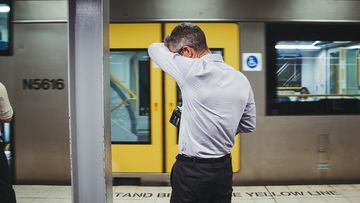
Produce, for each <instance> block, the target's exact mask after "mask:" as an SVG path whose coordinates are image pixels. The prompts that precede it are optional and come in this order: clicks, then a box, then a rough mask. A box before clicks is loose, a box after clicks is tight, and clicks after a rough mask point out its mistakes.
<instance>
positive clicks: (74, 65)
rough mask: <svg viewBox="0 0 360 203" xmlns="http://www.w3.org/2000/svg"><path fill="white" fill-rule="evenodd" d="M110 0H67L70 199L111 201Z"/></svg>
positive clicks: (94, 201) (89, 201)
mask: <svg viewBox="0 0 360 203" xmlns="http://www.w3.org/2000/svg"><path fill="white" fill-rule="evenodd" d="M108 3H109V1H108V0H73V1H70V2H69V23H68V34H69V43H68V46H69V55H68V56H69V69H68V70H69V108H70V140H71V169H72V194H73V202H76V203H85V202H86V203H92V202H93V203H98V202H109V203H110V202H112V198H113V196H112V175H111V134H110V112H109V111H110V106H109V93H108V92H109V81H110V78H109V70H108V69H109V68H108V58H109V32H108V29H109V17H108V9H109V7H108Z"/></svg>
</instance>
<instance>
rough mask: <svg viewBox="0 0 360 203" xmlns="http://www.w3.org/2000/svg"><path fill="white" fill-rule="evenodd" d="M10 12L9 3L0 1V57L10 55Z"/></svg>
mask: <svg viewBox="0 0 360 203" xmlns="http://www.w3.org/2000/svg"><path fill="white" fill-rule="evenodd" d="M11 11H12V10H11V4H10V1H8V0H0V55H10V48H11V46H10V45H11V38H12V36H11V25H10V20H11Z"/></svg>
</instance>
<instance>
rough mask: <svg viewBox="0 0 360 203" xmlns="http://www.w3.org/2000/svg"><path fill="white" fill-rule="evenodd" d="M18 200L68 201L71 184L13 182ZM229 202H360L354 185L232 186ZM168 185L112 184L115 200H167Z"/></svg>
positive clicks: (161, 202)
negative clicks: (20, 183) (231, 195)
mask: <svg viewBox="0 0 360 203" xmlns="http://www.w3.org/2000/svg"><path fill="white" fill-rule="evenodd" d="M14 188H15V192H16V196H17V201H18V203H71V187H70V186H39V185H15V186H14ZM233 189H234V191H233V198H232V203H328V202H330V203H360V184H357V185H291V186H252V187H245V186H244V187H238V186H237V187H233ZM170 193H171V188H170V187H145V186H141V187H140V186H114V187H113V195H114V203H165V202H169V197H170Z"/></svg>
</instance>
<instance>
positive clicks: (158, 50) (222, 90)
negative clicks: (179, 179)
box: [148, 43, 256, 158]
mask: <svg viewBox="0 0 360 203" xmlns="http://www.w3.org/2000/svg"><path fill="white" fill-rule="evenodd" d="M148 52H149V55H150V57H151V58H152V59H153V60H154V62H155V63H156V64H157V65H159V66H160V67H161V69H162V70H163V71H165V72H166V73H167V74H169V75H170V76H171V77H172V78H174V79H175V81H176V82H177V84H178V85H179V87H180V89H181V94H182V99H183V106H182V115H181V122H180V123H181V125H180V135H179V154H184V155H187V156H192V157H201V158H217V157H221V156H224V155H226V154H229V153H230V151H231V148H232V147H233V145H234V138H235V135H236V133H247V132H253V131H254V130H255V124H256V110H255V102H254V96H253V92H252V89H251V86H250V83H249V81H248V79H247V78H246V77H245V76H244V75H243V74H242V73H241V72H239V71H237V70H235V69H234V68H232V67H230V66H229V65H227V64H225V63H224V61H223V59H222V56H221V55H218V54H207V55H204V56H203V57H201V58H187V57H183V56H181V55H179V54H176V53H172V52H170V51H169V49H168V48H167V47H166V46H165V45H164V44H163V43H153V44H152V45H150V47H149V49H148Z"/></svg>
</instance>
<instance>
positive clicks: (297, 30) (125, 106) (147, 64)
mask: <svg viewBox="0 0 360 203" xmlns="http://www.w3.org/2000/svg"><path fill="white" fill-rule="evenodd" d="M0 5H1V3H0ZM67 6H68V2H67V1H64V0H50V1H48V0H38V1H32V0H28V1H17V0H15V1H12V2H11V8H12V9H13V14H12V15H11V16H9V17H8V18H10V22H11V26H10V28H9V29H11V32H9V33H10V35H11V37H9V39H11V40H12V42H11V43H10V46H11V52H10V54H9V53H7V54H4V55H2V56H0V67H1V68H0V81H1V82H2V83H3V84H4V85H6V87H7V89H8V94H9V97H10V101H11V103H12V105H13V108H14V111H15V117H14V119H13V121H12V123H10V125H7V126H6V127H5V128H3V129H5V130H4V132H2V133H3V134H6V138H7V139H6V141H7V142H8V144H9V146H10V147H9V152H8V153H11V156H10V158H11V159H10V161H11V166H12V175H13V179H14V183H15V184H60V185H68V184H70V182H71V172H70V144H69V110H68V77H69V75H68V74H69V73H68V35H67V31H68V26H67V19H68V17H67ZM358 10H360V2H359V1H351V0H348V1H347V0H342V1H339V0H315V1H302V0H292V1H285V0H268V1H253V0H227V1H216V0H198V1H190V0H184V1H176V0H166V1H162V0H147V1H141V0H111V1H110V24H109V35H110V36H109V40H110V42H109V43H110V50H109V51H110V53H109V70H110V74H111V75H110V81H109V90H110V92H109V96H110V102H111V109H110V112H111V138H112V145H111V146H112V149H111V151H112V171H113V178H114V184H138V185H168V184H169V181H170V175H169V172H170V171H171V166H172V164H173V163H174V161H175V156H176V154H177V135H178V131H177V128H176V127H174V126H172V125H171V124H170V123H169V119H170V116H171V112H172V110H173V109H174V108H175V107H176V106H181V92H180V90H179V88H177V86H176V83H175V81H174V80H172V79H171V78H170V77H169V76H168V75H167V74H165V73H164V72H162V71H161V69H160V68H159V67H158V66H157V65H156V64H154V63H153V62H152V61H151V60H150V58H149V56H148V53H147V47H148V46H149V45H150V44H151V43H152V42H160V41H162V40H163V39H164V37H165V36H166V35H168V34H169V33H170V32H171V30H172V28H174V26H176V24H177V23H179V22H184V21H186V22H193V23H195V24H197V25H199V26H200V27H201V28H202V29H203V30H204V32H205V35H206V36H207V41H208V45H209V48H210V50H211V52H213V53H218V54H221V55H222V56H223V58H224V61H225V63H228V64H229V65H231V66H232V67H234V68H236V69H237V70H239V71H241V72H242V73H243V74H244V75H245V76H246V77H247V78H248V79H249V81H250V83H251V85H252V88H253V91H254V96H255V102H256V106H257V127H256V131H255V132H254V133H251V134H241V135H237V136H236V143H235V146H234V149H233V151H232V157H233V170H234V185H263V184H325V183H359V182H360V173H359V171H360V156H359V155H358V154H360V147H359V145H360V136H359V121H360V116H359V114H360V14H359V13H358V12H357V11H358ZM1 18H5V17H3V16H2V15H0V22H5V21H6V20H3V19H1ZM0 54H1V53H0ZM239 91H240V90H239ZM90 119H91V118H90Z"/></svg>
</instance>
